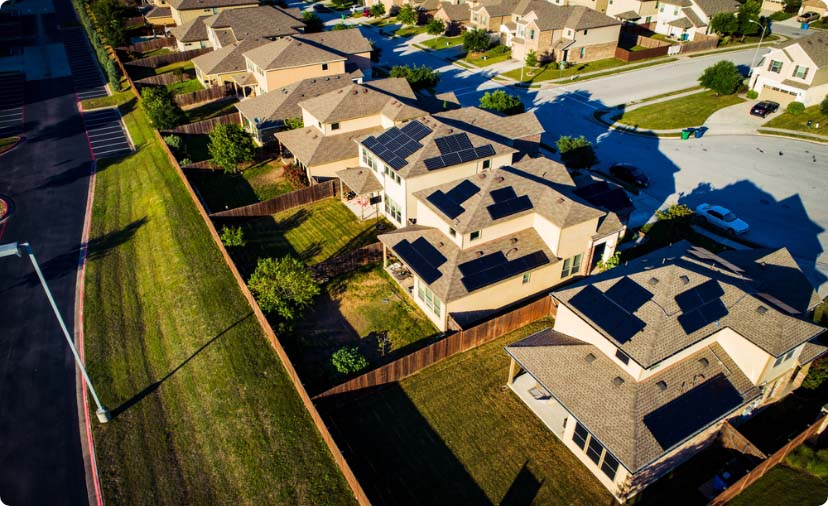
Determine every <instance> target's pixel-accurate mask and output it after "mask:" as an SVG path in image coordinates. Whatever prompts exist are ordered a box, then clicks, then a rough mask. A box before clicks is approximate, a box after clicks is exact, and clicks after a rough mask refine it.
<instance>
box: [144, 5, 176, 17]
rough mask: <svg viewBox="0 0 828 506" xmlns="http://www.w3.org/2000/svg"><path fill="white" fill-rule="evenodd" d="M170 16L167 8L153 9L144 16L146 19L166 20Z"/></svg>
mask: <svg viewBox="0 0 828 506" xmlns="http://www.w3.org/2000/svg"><path fill="white" fill-rule="evenodd" d="M170 16H171V12H170V8H169V7H153V8H152V9H151V10H150V11H149V12H148V13H146V14H144V17H145V18H147V19H150V18H168V17H170Z"/></svg>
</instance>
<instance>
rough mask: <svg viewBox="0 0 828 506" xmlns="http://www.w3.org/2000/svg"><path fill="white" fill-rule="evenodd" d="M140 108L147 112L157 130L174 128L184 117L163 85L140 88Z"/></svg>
mask: <svg viewBox="0 0 828 506" xmlns="http://www.w3.org/2000/svg"><path fill="white" fill-rule="evenodd" d="M141 108H143V109H144V112H146V113H147V116H148V117H149V120H150V123H152V126H153V127H155V128H156V129H158V130H169V129H170V128H174V127H176V126H178V125H180V124H182V123H183V122H184V120H185V118H186V117H185V116H184V112H183V111H182V110H181V108H180V107H178V105H177V104H176V103H175V102H173V99H172V94H171V93H170V91H169V90H168V89H167V88H166V87H165V86H147V87H146V88H144V89H142V90H141Z"/></svg>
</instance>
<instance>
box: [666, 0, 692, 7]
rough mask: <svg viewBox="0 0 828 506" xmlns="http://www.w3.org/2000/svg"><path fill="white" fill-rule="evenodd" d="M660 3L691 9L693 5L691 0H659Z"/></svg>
mask: <svg viewBox="0 0 828 506" xmlns="http://www.w3.org/2000/svg"><path fill="white" fill-rule="evenodd" d="M661 3H663V4H667V5H677V6H679V7H691V6H692V5H693V2H692V1H691V0H661Z"/></svg>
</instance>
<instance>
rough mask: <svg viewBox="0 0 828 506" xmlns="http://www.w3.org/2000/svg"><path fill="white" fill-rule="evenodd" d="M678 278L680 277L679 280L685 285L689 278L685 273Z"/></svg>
mask: <svg viewBox="0 0 828 506" xmlns="http://www.w3.org/2000/svg"><path fill="white" fill-rule="evenodd" d="M679 279H680V280H681V282H682V283H684V284H685V285H686V284H687V283H689V282H690V278H688V277H687V276H685V275H682V276H681V277H679Z"/></svg>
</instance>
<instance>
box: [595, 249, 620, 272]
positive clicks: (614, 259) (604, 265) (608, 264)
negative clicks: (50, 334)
mask: <svg viewBox="0 0 828 506" xmlns="http://www.w3.org/2000/svg"><path fill="white" fill-rule="evenodd" d="M619 265H621V252H620V251H616V252H615V253H613V255H612V256H611V257H609V258H607V259H606V261H604V260H598V268H599V269H601V272H604V271H608V270H610V269H614V268H616V267H618V266H619Z"/></svg>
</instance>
